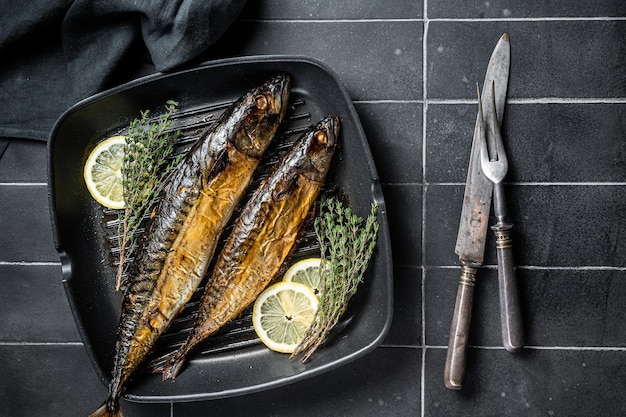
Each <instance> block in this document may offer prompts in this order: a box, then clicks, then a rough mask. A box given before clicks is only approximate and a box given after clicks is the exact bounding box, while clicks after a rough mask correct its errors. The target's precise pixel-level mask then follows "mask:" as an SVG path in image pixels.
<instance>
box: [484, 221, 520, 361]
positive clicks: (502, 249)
mask: <svg viewBox="0 0 626 417" xmlns="http://www.w3.org/2000/svg"><path fill="white" fill-rule="evenodd" d="M512 228H513V225H512V224H510V223H506V222H504V221H502V220H500V221H498V223H496V224H495V225H493V226H492V227H491V230H493V232H494V234H495V235H496V253H497V255H498V283H499V287H500V289H499V292H500V321H501V323H502V344H503V346H504V348H505V349H506V350H508V351H509V352H516V351H518V350H519V349H521V348H522V346H523V345H524V327H523V325H522V309H521V307H520V300H519V294H518V289H517V282H516V280H515V269H514V263H513V240H512V239H511V229H512Z"/></svg>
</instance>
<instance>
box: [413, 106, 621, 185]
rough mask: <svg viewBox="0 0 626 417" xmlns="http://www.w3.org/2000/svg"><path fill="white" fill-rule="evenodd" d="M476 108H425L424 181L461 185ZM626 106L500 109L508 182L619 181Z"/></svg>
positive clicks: (508, 107)
mask: <svg viewBox="0 0 626 417" xmlns="http://www.w3.org/2000/svg"><path fill="white" fill-rule="evenodd" d="M476 109H477V104H471V105H469V104H468V105H459V104H456V105H451V104H431V105H429V106H428V115H427V117H428V121H427V124H426V127H427V132H426V178H425V180H426V181H427V182H438V183H454V182H456V183H464V182H465V177H466V169H467V164H468V162H469V153H468V152H467V148H468V147H470V146H471V142H472V132H471V131H470V130H468V129H467V126H468V125H471V124H472V123H474V121H475V120H476V111H477V110H476ZM625 120H626V105H624V104H623V103H585V104H571V103H532V104H510V105H508V106H507V107H506V112H505V115H504V122H503V127H502V133H503V135H504V137H503V141H504V142H505V145H504V146H505V148H506V151H507V154H508V156H509V158H508V160H509V173H508V175H507V178H506V180H507V181H508V182H544V183H545V182H550V183H560V182H566V183H569V182H576V183H578V182H623V181H624V180H625V179H626V162H625V161H626V158H624V154H625V152H626V149H625V146H624V139H623V137H624V131H625V130H626V125H625V123H626V122H625Z"/></svg>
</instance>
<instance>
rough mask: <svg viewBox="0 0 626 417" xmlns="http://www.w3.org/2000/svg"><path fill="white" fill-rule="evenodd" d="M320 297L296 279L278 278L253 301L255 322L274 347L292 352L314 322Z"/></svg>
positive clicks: (282, 351) (265, 340) (277, 350)
mask: <svg viewBox="0 0 626 417" xmlns="http://www.w3.org/2000/svg"><path fill="white" fill-rule="evenodd" d="M318 304H319V301H318V299H317V297H316V296H315V294H314V293H313V291H312V290H311V289H310V288H309V287H307V286H306V285H304V284H300V283H297V282H284V281H281V282H278V283H276V284H273V285H271V286H269V287H268V288H267V289H266V290H265V291H263V292H262V293H261V294H260V295H259V297H258V298H257V299H256V301H255V303H254V307H253V310H252V325H253V326H254V330H255V331H256V333H257V335H258V336H259V339H261V341H262V342H263V343H264V344H265V346H267V347H268V348H270V349H271V350H274V351H276V352H281V353H292V352H293V351H294V349H295V348H296V347H297V346H298V344H299V343H300V341H301V340H302V338H303V337H304V334H305V332H306V331H307V330H308V329H309V327H310V326H311V323H312V322H313V318H314V317H315V312H316V311H317V306H318Z"/></svg>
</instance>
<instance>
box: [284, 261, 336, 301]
mask: <svg viewBox="0 0 626 417" xmlns="http://www.w3.org/2000/svg"><path fill="white" fill-rule="evenodd" d="M322 266H324V267H325V268H326V269H328V268H329V267H330V262H329V261H327V260H324V259H321V258H307V259H303V260H301V261H298V262H296V263H295V264H293V265H291V267H289V269H288V270H287V272H285V275H283V281H285V282H299V283H300V284H304V285H306V286H307V287H309V288H310V289H312V290H313V293H315V295H316V296H318V297H319V296H320V292H321V291H320V281H321V278H320V271H321V269H322Z"/></svg>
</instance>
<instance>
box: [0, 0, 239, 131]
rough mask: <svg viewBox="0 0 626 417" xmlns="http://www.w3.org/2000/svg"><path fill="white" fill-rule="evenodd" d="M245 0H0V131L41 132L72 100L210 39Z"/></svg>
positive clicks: (170, 63)
mask: <svg viewBox="0 0 626 417" xmlns="http://www.w3.org/2000/svg"><path fill="white" fill-rule="evenodd" d="M244 4H245V0H134V1H133V0H75V1H68V0H65V1H61V0H30V1H28V2H24V1H18V0H0V10H1V12H0V16H1V17H0V22H1V23H2V24H1V25H0V109H1V110H0V137H21V138H32V139H41V140H45V139H47V137H48V134H49V132H50V129H51V128H52V126H53V124H54V122H55V121H56V119H57V118H58V117H59V116H60V115H61V113H62V112H63V111H65V110H66V109H67V108H68V107H70V106H71V105H72V104H74V103H76V102H77V101H79V100H81V99H83V98H85V97H88V96H89V95H91V94H94V93H96V92H98V91H102V90H104V89H107V88H110V87H113V86H115V85H118V84H121V83H123V82H125V81H129V80H131V79H133V78H137V77H139V76H142V75H146V74H149V73H153V72H156V71H168V70H171V69H173V68H175V67H177V66H180V65H182V64H184V63H186V62H188V61H189V60H192V59H193V58H195V57H197V56H198V55H199V54H201V53H202V52H203V51H205V50H206V49H207V48H208V47H209V46H210V45H212V44H213V43H214V42H215V41H216V40H217V39H218V38H220V36H222V34H223V33H224V32H225V31H226V29H227V28H228V27H229V26H230V25H231V23H232V22H233V21H234V20H235V18H236V17H237V16H238V14H239V13H240V11H241V9H242V8H243V6H244Z"/></svg>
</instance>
